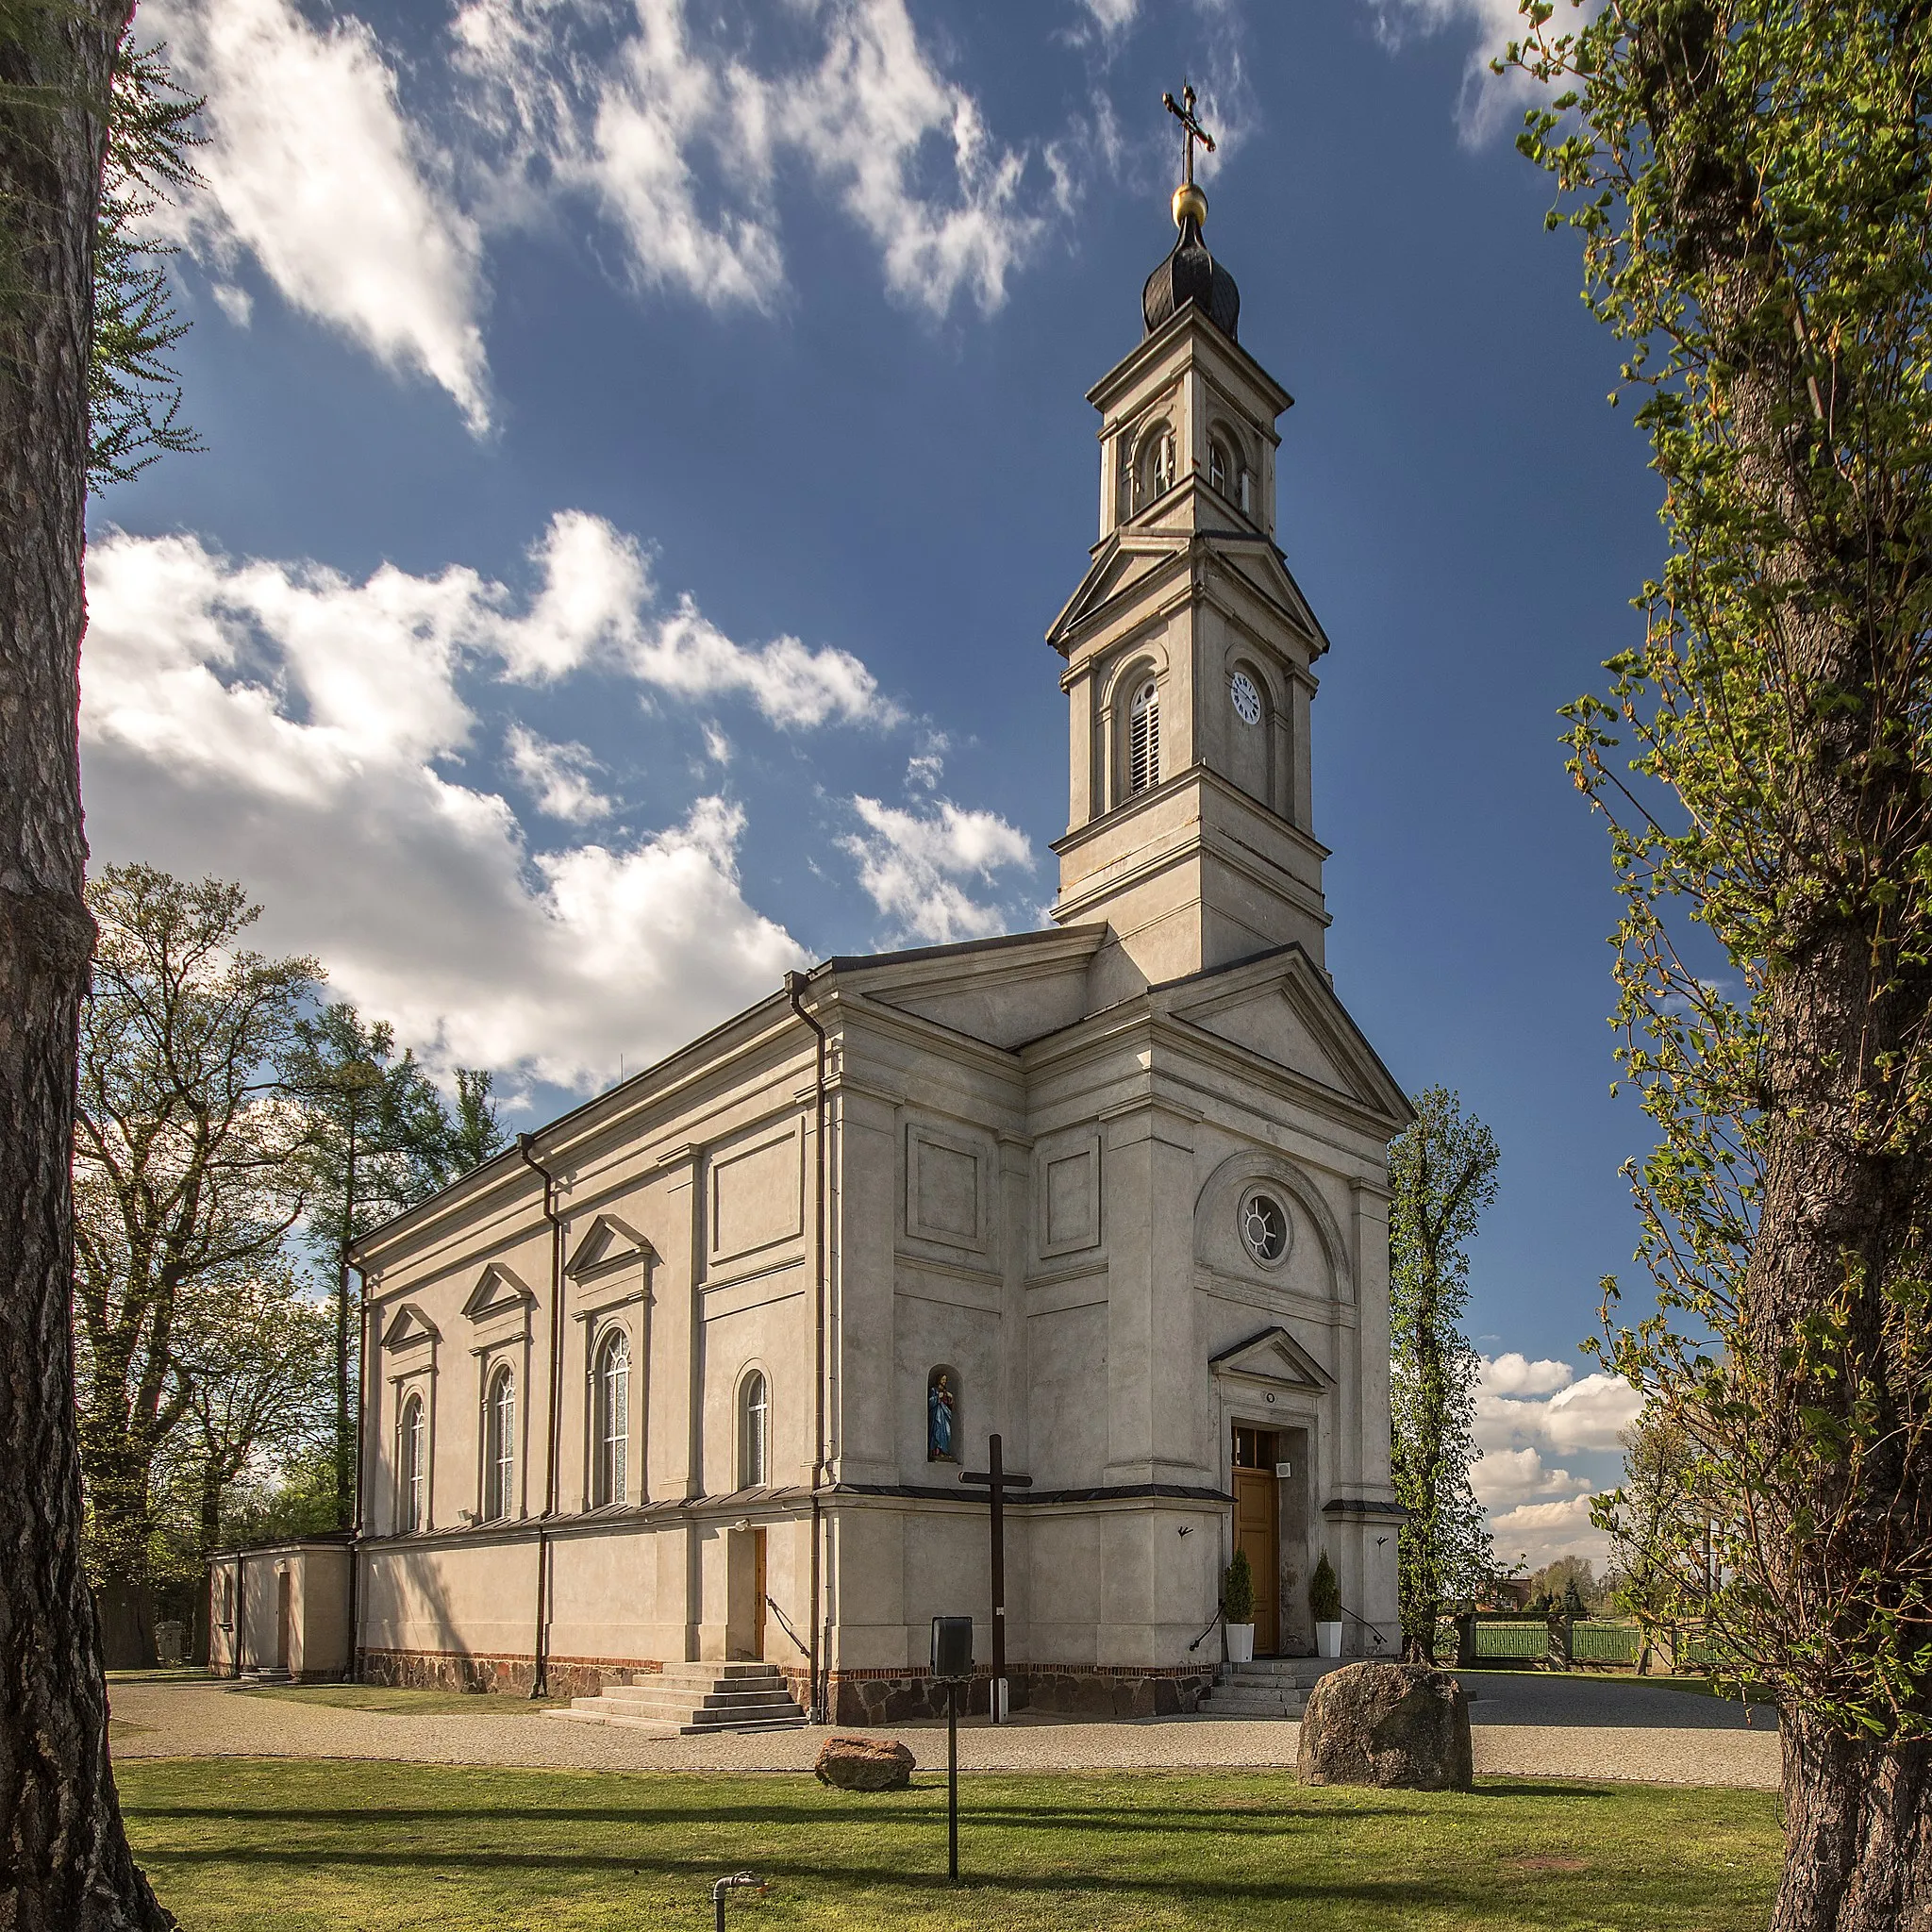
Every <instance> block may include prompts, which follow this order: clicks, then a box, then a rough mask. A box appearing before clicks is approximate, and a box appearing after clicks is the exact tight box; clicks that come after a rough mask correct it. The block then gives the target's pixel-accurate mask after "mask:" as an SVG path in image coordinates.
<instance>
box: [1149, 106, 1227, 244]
mask: <svg viewBox="0 0 1932 1932" xmlns="http://www.w3.org/2000/svg"><path fill="white" fill-rule="evenodd" d="M1160 105H1161V106H1162V107H1163V108H1166V109H1167V111H1168V112H1169V113H1170V114H1172V115H1173V116H1174V119H1175V120H1176V121H1178V122H1179V123H1180V124H1181V185H1180V186H1179V187H1178V188H1176V189H1175V190H1174V226H1175V227H1177V228H1180V227H1185V226H1186V225H1187V223H1188V220H1189V218H1190V217H1192V219H1193V222H1194V224H1195V225H1196V226H1197V227H1198V226H1199V225H1201V224H1202V223H1203V222H1205V221H1206V220H1207V219H1208V197H1207V196H1206V195H1205V194H1203V193H1202V192H1201V191H1200V189H1198V188H1197V187H1196V186H1195V185H1194V143H1195V142H1197V141H1198V142H1200V143H1201V145H1202V146H1203V147H1205V148H1206V149H1207V150H1208V153H1209V154H1210V155H1211V154H1212V153H1213V152H1214V137H1213V136H1212V135H1211V134H1209V133H1208V130H1207V129H1206V128H1205V127H1203V126H1202V125H1201V124H1200V122H1198V121H1197V120H1195V118H1194V90H1193V89H1192V88H1191V86H1190V85H1189V84H1188V83H1187V81H1185V80H1183V81H1182V82H1181V97H1180V99H1179V100H1175V99H1174V96H1173V95H1172V94H1162V95H1161V97H1160Z"/></svg>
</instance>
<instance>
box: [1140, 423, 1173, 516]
mask: <svg viewBox="0 0 1932 1932" xmlns="http://www.w3.org/2000/svg"><path fill="white" fill-rule="evenodd" d="M1173 488H1174V431H1173V430H1172V429H1163V430H1160V431H1159V432H1158V434H1157V435H1156V436H1155V438H1154V443H1153V448H1152V449H1151V450H1150V451H1149V452H1148V457H1147V495H1148V499H1149V501H1150V502H1151V501H1152V500H1153V499H1154V498H1155V497H1157V496H1165V495H1166V494H1167V492H1168V491H1170V490H1172V489H1173Z"/></svg>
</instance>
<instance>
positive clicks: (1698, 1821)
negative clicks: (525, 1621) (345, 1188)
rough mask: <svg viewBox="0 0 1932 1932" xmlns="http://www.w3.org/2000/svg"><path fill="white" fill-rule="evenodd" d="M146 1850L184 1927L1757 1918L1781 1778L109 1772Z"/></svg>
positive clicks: (1698, 1930)
mask: <svg viewBox="0 0 1932 1932" xmlns="http://www.w3.org/2000/svg"><path fill="white" fill-rule="evenodd" d="M117 1776H118V1779H119V1782H120V1786H121V1793H122V1801H123V1804H124V1806H125V1808H126V1813H127V1824H128V1831H129V1834H130V1836H131V1837H132V1839H133V1840H134V1846H135V1852H136V1855H137V1857H140V1859H141V1861H142V1864H143V1865H144V1866H145V1867H146V1869H147V1872H148V1874H149V1876H150V1877H151V1878H152V1879H153V1881H154V1884H155V1889H156V1890H157V1892H158V1894H159V1896H160V1898H161V1900H162V1902H163V1903H164V1904H166V1905H167V1906H168V1907H170V1908H171V1909H172V1910H173V1911H174V1912H175V1915H176V1917H177V1918H179V1920H180V1922H181V1924H182V1925H183V1926H184V1927H185V1928H186V1932H229V1928H241V1927H244V1926H245V1927H250V1928H254V1927H259V1926H272V1927H274V1928H275V1932H311V1928H313V1932H320V1928H323V1927H327V1928H329V1932H358V1928H360V1932H391V1928H396V1932H405V1928H412V1927H429V1926H435V1927H439V1928H447V1932H485V1928H487V1932H581V1928H587V1927H597V1928H600V1932H602V1928H609V1932H616V1928H619V1927H623V1928H625V1932H629V1928H632V1927H658V1926H664V1927H675V1926H691V1927H707V1926H708V1925H709V1924H710V1923H711V1921H710V1907H709V1903H708V1900H709V1888H710V1884H711V1881H712V1880H713V1879H714V1878H715V1877H717V1876H719V1875H720V1874H724V1873H726V1872H730V1871H733V1870H736V1869H738V1868H740V1867H743V1866H749V1867H751V1868H752V1869H753V1870H755V1871H757V1872H758V1873H759V1874H762V1875H764V1876H765V1877H767V1878H768V1879H769V1880H770V1881H771V1886H772V1889H771V1891H770V1893H769V1894H768V1895H767V1896H765V1897H764V1898H761V1899H747V1900H745V1902H744V1903H742V1904H740V1903H738V1902H736V1901H734V1903H733V1904H732V1906H731V1907H729V1923H730V1924H732V1925H734V1926H738V1927H743V1928H746V1932H756V1928H777V1927H785V1926H795V1925H820V1926H841V1927H868V1928H874V1927H876V1928H891V1932H939V1928H945V1932H954V1928H969V1927H983V1928H988V1932H991V1928H995V1927H997V1928H999V1932H1045V1928H1047V1927H1053V1928H1056V1932H1060V1928H1075V1932H1116V1928H1127V1927H1144V1926H1162V1927H1166V1926H1177V1927H1193V1926H1213V1927H1227V1928H1234V1927H1241V1928H1243V1932H1275V1928H1278V1927H1300V1926H1304V1925H1306V1926H1310V1927H1316V1926H1319V1927H1321V1928H1322V1932H1367V1928H1374V1932H1397V1928H1400V1932H1446V1928H1450V1927H1455V1928H1457V1932H1460V1928H1464V1927H1469V1928H1484V1932H1490V1928H1493V1932H1558V1928H1560V1932H1604V1928H1615V1932H1673V1928H1679V1927H1681V1928H1683V1932H1691V1928H1695V1932H1734V1928H1735V1932H1744V1928H1746V1927H1751V1928H1753V1932H1756V1928H1758V1927H1761V1926H1762V1925H1763V1924H1764V1923H1765V1920H1766V1917H1767V1915H1768V1912H1769V1908H1770V1902H1771V1896H1772V1891H1773V1888H1774V1879H1775V1873H1776V1862H1777V1853H1778V1832H1777V1821H1776V1816H1775V1811H1774V1799H1773V1797H1772V1795H1771V1794H1770V1793H1768V1792H1757V1791H1718V1790H1666V1789H1662V1788H1658V1787H1655V1786H1643V1785H1587V1784H1574V1785H1567V1784H1532V1783H1526V1782H1524V1781H1522V1780H1520V1779H1507V1778H1497V1779H1485V1780H1483V1782H1482V1783H1481V1784H1480V1785H1479V1786H1478V1788H1477V1789H1476V1790H1475V1791H1474V1793H1471V1794H1468V1795H1463V1794H1457V1793H1442V1794H1421V1793H1416V1792H1402V1791H1373V1790H1333V1789H1320V1790H1303V1789H1302V1788H1301V1787H1300V1786H1298V1785H1297V1784H1295V1782H1294V1781H1293V1779H1292V1778H1290V1777H1285V1776H1275V1775H1265V1776H1264V1775H1253V1774H1211V1775H1208V1774H1192V1773H1189V1774H1181V1773H1143V1774H1110V1775H1102V1774H1085V1775H1076V1774H1056V1775H1053V1776H1050V1777H1008V1776H991V1775H985V1774H981V1775H974V1776H968V1777H965V1778H962V1779H961V1781H960V1783H961V1807H962V1818H961V1826H960V1860H961V1865H962V1868H963V1871H964V1873H965V1875H966V1880H967V1882H966V1884H965V1886H964V1888H963V1889H962V1890H958V1891H957V1892H956V1891H954V1890H953V1889H952V1888H951V1887H950V1886H949V1885H948V1884H947V1883H946V1878H945V1859H946V1842H945V1779H944V1777H943V1776H942V1775H941V1776H937V1777H936V1776H934V1775H933V1774H930V1773H922V1774H918V1775H916V1776H915V1778H914V1781H913V1788H912V1790H909V1791H900V1792H894V1793H889V1794H885V1795H881V1796H874V1797H863V1796H857V1795H851V1794H847V1793H843V1792H838V1791H828V1790H823V1789H822V1788H821V1787H820V1786H819V1785H817V1784H816V1783H814V1782H813V1781H812V1780H811V1779H810V1778H808V1777H806V1776H802V1775H796V1774H791V1775H783V1776H761V1777H758V1776H743V1775H740V1776H730V1777H726V1776H709V1775H690V1774H666V1773H643V1772H639V1773H628V1774H623V1773H620V1774H600V1775H591V1774H581V1773H571V1772H527V1771H493V1770H491V1771H486V1770H454V1769H445V1768H443V1767H440V1766H424V1765H400V1764H365V1763H302V1762H290V1761H282V1760H259V1759H233V1758H227V1759H219V1760H213V1761H209V1760H196V1761H192V1762H191V1761H178V1760H165V1761H155V1760H150V1761H145V1762H142V1761H130V1762H126V1763H124V1764H122V1765H120V1766H119V1767H117Z"/></svg>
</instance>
